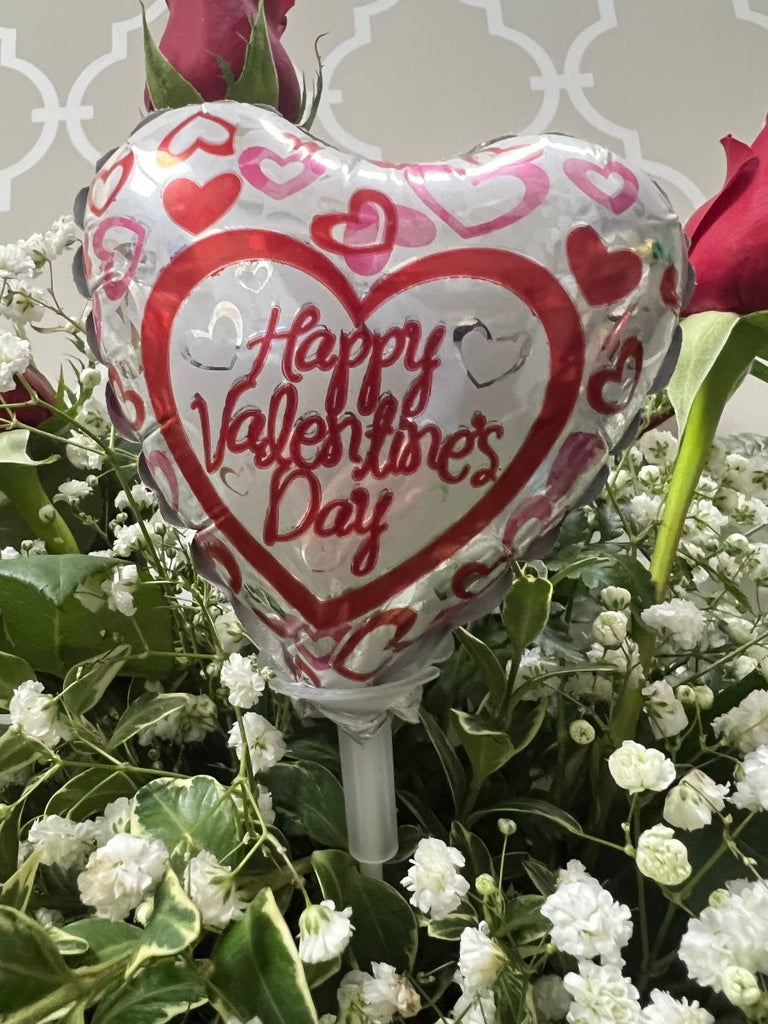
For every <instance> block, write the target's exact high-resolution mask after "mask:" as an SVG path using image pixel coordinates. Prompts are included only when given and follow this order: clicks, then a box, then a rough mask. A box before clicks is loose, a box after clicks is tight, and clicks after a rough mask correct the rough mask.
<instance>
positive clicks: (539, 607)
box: [501, 575, 552, 657]
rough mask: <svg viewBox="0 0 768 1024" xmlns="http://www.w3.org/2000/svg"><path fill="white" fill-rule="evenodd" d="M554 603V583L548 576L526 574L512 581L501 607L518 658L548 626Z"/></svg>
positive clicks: (503, 620) (502, 616) (505, 625)
mask: <svg viewBox="0 0 768 1024" xmlns="http://www.w3.org/2000/svg"><path fill="white" fill-rule="evenodd" d="M551 603H552V584H551V582H550V581H549V580H547V579H544V578H542V577H539V576H529V575H524V576H520V577H518V579H516V580H515V582H514V583H513V584H512V586H511V588H510V591H509V594H508V595H507V598H506V600H505V601H504V604H503V605H502V606H501V620H502V622H503V623H504V627H505V629H506V631H507V633H508V634H509V639H510V640H511V642H512V650H513V652H514V654H515V656H516V657H520V655H521V654H522V653H523V651H525V649H526V648H527V647H529V646H530V645H531V644H532V643H533V642H534V640H535V639H536V638H537V637H538V636H539V634H540V633H541V632H542V630H543V629H544V627H545V626H546V624H547V621H548V619H549V606H550V604H551Z"/></svg>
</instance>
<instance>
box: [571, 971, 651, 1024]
mask: <svg viewBox="0 0 768 1024" xmlns="http://www.w3.org/2000/svg"><path fill="white" fill-rule="evenodd" d="M563 984H564V985H565V987H566V989H567V990H568V992H570V994H571V999H572V1002H571V1008H570V1010H569V1011H568V1019H569V1020H571V1021H575V1022H577V1024H638V1022H639V1021H640V1003H639V1002H638V998H639V992H638V991H637V989H636V988H635V986H634V985H633V984H632V982H631V981H629V980H628V979H627V978H625V977H624V976H623V975H622V973H621V969H620V968H619V967H618V966H617V965H616V964H604V965H601V964H595V963H592V962H591V961H590V960H583V961H582V962H581V963H580V964H579V973H578V974H576V973H575V972H571V973H569V974H566V976H565V978H564V979H563Z"/></svg>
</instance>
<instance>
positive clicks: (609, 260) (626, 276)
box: [565, 225, 643, 306]
mask: <svg viewBox="0 0 768 1024" xmlns="http://www.w3.org/2000/svg"><path fill="white" fill-rule="evenodd" d="M565 251H566V254H567V256H568V263H569V264H570V267H571V270H572V271H573V276H574V277H575V278H576V283H577V284H578V286H579V288H581V290H582V293H583V294H584V298H585V299H586V300H587V302H588V303H589V304H590V306H608V305H610V304H611V303H612V302H618V300H619V299H623V298H624V296H625V295H628V294H629V293H630V292H631V291H633V290H634V289H635V288H637V286H638V285H639V284H640V279H641V277H642V276H643V263H642V260H641V259H640V257H639V256H638V255H637V254H636V253H634V252H632V251H631V250H630V249H614V250H613V251H612V252H609V251H608V247H607V246H606V245H605V243H604V242H603V240H602V238H601V237H600V236H599V235H598V233H597V232H596V231H595V229H594V228H590V227H588V226H586V225H584V226H583V227H578V228H574V229H573V231H571V233H570V234H569V235H568V238H567V239H566V242H565Z"/></svg>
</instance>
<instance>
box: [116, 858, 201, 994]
mask: <svg viewBox="0 0 768 1024" xmlns="http://www.w3.org/2000/svg"><path fill="white" fill-rule="evenodd" d="M199 935H200V911H199V910H198V909H197V907H196V906H195V904H194V903H193V902H192V900H191V899H190V898H189V896H187V894H186V893H185V892H184V889H183V888H182V886H181V882H180V881H179V880H178V878H177V877H176V874H175V872H174V871H173V870H171V869H169V870H168V871H166V873H165V875H164V876H163V879H162V881H161V882H160V885H159V886H158V887H157V891H156V892H155V899H154V906H153V908H152V917H151V918H150V919H149V924H148V925H147V927H146V928H145V929H144V931H143V932H142V936H141V942H140V943H139V947H138V949H137V950H136V955H135V956H134V958H133V960H132V961H131V965H130V967H129V969H128V973H129V974H135V972H136V970H137V968H139V967H140V966H141V965H142V964H143V963H145V962H146V961H147V960H152V959H154V958H155V957H162V956H172V955H173V954H174V953H181V952H182V951H183V950H185V949H186V948H187V946H191V945H192V943H193V942H194V941H195V940H196V939H197V937H198V936H199Z"/></svg>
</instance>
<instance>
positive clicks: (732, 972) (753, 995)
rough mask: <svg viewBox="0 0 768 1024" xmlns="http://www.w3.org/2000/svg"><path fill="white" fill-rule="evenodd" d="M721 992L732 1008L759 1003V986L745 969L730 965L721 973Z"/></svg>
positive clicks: (755, 979)
mask: <svg viewBox="0 0 768 1024" xmlns="http://www.w3.org/2000/svg"><path fill="white" fill-rule="evenodd" d="M723 992H724V993H725V995H726V997H727V998H728V999H730V1001H731V1002H732V1003H733V1005H734V1006H754V1005H755V1003H757V1002H759V1001H760V984H759V982H758V980H757V978H756V977H755V975H754V974H753V973H752V971H748V970H747V969H746V967H739V966H737V965H736V964H730V965H729V966H728V967H726V968H725V970H724V971H723Z"/></svg>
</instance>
